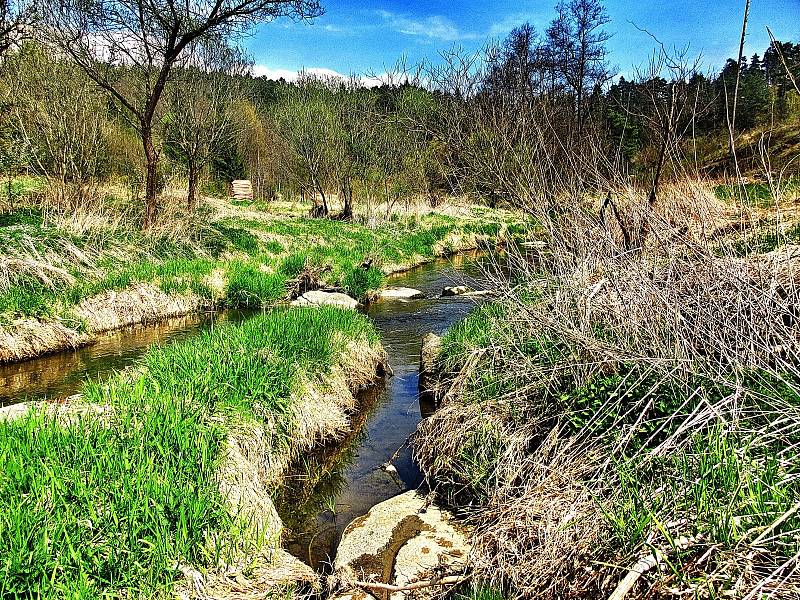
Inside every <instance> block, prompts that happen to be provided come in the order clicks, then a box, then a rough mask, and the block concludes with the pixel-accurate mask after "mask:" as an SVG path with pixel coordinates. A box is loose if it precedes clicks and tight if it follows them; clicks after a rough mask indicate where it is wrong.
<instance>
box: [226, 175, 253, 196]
mask: <svg viewBox="0 0 800 600" xmlns="http://www.w3.org/2000/svg"><path fill="white" fill-rule="evenodd" d="M231 198H233V199H234V200H252V199H253V184H251V183H250V180H249V179H235V180H233V181H232V182H231Z"/></svg>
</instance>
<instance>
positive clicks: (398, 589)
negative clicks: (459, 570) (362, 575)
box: [353, 575, 469, 592]
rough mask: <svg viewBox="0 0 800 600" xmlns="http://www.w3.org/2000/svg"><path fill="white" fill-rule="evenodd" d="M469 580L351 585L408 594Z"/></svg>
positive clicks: (451, 578)
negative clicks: (413, 591)
mask: <svg viewBox="0 0 800 600" xmlns="http://www.w3.org/2000/svg"><path fill="white" fill-rule="evenodd" d="M468 579H469V577H468V576H466V575H450V576H448V577H442V578H440V579H428V580H425V581H417V582H416V583H409V584H407V585H392V584H390V583H377V582H376V583H372V582H369V581H354V582H353V585H355V586H356V587H360V588H367V589H370V590H382V591H387V592H408V591H411V590H419V589H423V588H429V587H435V586H437V585H458V584H460V583H464V582H465V581H467V580H468Z"/></svg>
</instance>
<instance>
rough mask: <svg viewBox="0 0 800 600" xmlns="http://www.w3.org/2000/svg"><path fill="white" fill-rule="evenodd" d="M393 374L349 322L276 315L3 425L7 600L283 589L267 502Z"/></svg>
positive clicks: (156, 353)
mask: <svg viewBox="0 0 800 600" xmlns="http://www.w3.org/2000/svg"><path fill="white" fill-rule="evenodd" d="M382 360H383V353H382V349H381V348H380V343H379V341H378V337H377V333H376V331H375V330H374V328H373V326H372V324H371V323H370V322H369V321H368V320H367V319H366V318H365V317H363V316H362V315H360V314H358V313H356V312H354V311H346V310H341V309H334V308H324V309H319V310H316V309H276V310H273V311H270V312H268V313H266V314H264V315H261V316H257V317H254V318H253V319H251V320H249V321H247V322H245V323H243V324H240V325H227V326H222V327H219V328H216V329H214V330H212V331H207V332H204V333H202V334H200V335H198V336H196V337H194V338H192V339H191V340H187V341H185V342H180V343H176V344H173V345H169V346H164V347H154V348H152V349H151V350H150V351H148V353H147V354H146V355H145V356H144V358H143V359H142V361H141V363H140V364H139V366H138V367H137V368H136V369H134V370H133V371H132V372H131V371H129V372H124V373H120V374H118V375H116V376H114V377H112V378H111V380H110V381H108V382H105V383H90V384H87V385H86V387H85V389H84V391H83V397H82V399H81V400H79V401H77V402H75V403H73V404H72V405H36V406H34V407H33V408H31V409H30V410H29V411H28V413H27V414H26V415H24V416H22V417H21V418H17V419H14V420H12V421H8V422H4V421H0V462H2V464H3V465H4V469H3V470H2V472H1V473H0V548H2V549H3V552H2V556H1V557H0V597H4V598H6V597H8V598H11V597H21V598H34V597H35V598H64V597H71V598H100V597H109V596H118V595H122V596H126V597H154V596H161V595H165V596H166V595H171V593H172V590H173V588H174V586H175V585H176V582H178V584H179V586H183V587H187V586H188V589H189V590H191V589H192V582H191V581H190V582H188V583H187V582H186V581H183V582H181V580H183V579H184V576H185V575H186V574H187V573H200V572H202V573H204V578H203V579H202V581H204V585H205V586H206V587H207V589H212V588H213V589H216V590H217V592H219V590H220V589H221V587H224V585H226V584H225V582H226V581H227V580H226V578H225V577H223V576H222V575H220V576H219V577H216V579H215V576H214V574H215V573H222V574H230V573H232V572H239V573H242V575H241V577H239V579H238V580H237V582H230V583H229V584H230V585H234V584H236V585H238V586H239V587H240V588H242V587H244V588H246V587H247V585H248V584H247V583H244V582H246V581H249V582H250V585H251V586H253V587H258V586H262V587H263V586H265V585H266V584H265V583H264V582H265V581H274V579H275V576H274V574H273V575H270V572H269V564H270V560H272V559H274V558H275V551H276V542H277V539H278V538H279V536H280V522H279V520H278V519H277V517H276V516H274V509H273V508H272V504H271V501H270V499H269V494H268V492H269V490H270V489H272V488H274V487H275V486H276V485H277V483H279V481H280V476H281V474H282V473H283V470H284V469H285V468H286V466H287V465H288V464H289V463H290V462H291V461H292V460H293V459H296V458H297V456H298V455H299V453H301V452H304V451H306V450H308V449H309V448H310V447H311V446H312V445H314V444H315V443H318V442H319V441H321V440H324V439H329V438H332V437H336V436H338V435H341V434H343V433H344V431H345V430H346V428H347V423H348V414H347V413H348V411H349V410H351V409H352V407H353V403H354V398H353V393H354V392H355V391H356V390H357V389H358V387H359V386H361V385H364V384H367V383H369V382H371V381H372V380H373V379H374V377H375V375H376V368H377V365H378V364H379V363H380V362H381V361H382ZM198 569H200V571H198ZM259 569H260V570H259ZM226 570H227V571H226ZM259 574H260V575H259ZM248 578H249V579H248ZM270 578H271V579H270ZM243 581H244V582H243ZM209 593H210V594H211V595H212V596H213V595H214V594H213V593H211V592H209Z"/></svg>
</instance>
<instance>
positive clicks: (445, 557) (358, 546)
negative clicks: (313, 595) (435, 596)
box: [333, 491, 470, 584]
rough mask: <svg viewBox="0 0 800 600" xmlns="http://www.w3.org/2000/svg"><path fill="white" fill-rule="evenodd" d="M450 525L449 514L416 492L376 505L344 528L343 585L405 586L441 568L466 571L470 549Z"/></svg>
mask: <svg viewBox="0 0 800 600" xmlns="http://www.w3.org/2000/svg"><path fill="white" fill-rule="evenodd" d="M451 521H452V517H451V515H450V514H449V513H447V512H446V511H443V510H441V509H440V508H438V507H436V506H432V505H428V504H427V502H426V500H425V496H422V495H419V494H418V493H417V492H416V491H410V492H405V493H404V494H400V495H398V496H395V497H394V498H390V499H389V500H386V501H385V502H381V503H380V504H376V505H375V506H373V507H372V508H371V509H370V511H369V512H368V513H367V514H366V515H364V516H362V517H359V518H357V519H355V520H354V521H353V522H351V523H350V524H349V525H348V526H347V528H345V530H344V533H343V534H342V541H341V543H340V544H339V548H338V549H337V551H336V559H335V560H334V563H333V567H334V572H335V573H336V575H337V576H338V577H339V578H340V579H341V580H342V581H343V582H347V581H348V580H349V581H352V580H354V579H355V580H361V581H377V582H382V583H397V582H398V581H402V582H403V584H405V583H408V582H410V581H415V580H419V579H422V578H427V577H428V576H429V571H430V570H431V569H432V568H433V567H437V569H438V567H439V566H440V565H441V566H442V567H443V570H444V572H445V573H446V574H455V573H461V572H463V570H464V569H465V567H466V561H467V557H468V555H469V553H470V545H469V542H468V541H467V537H466V534H465V532H464V530H463V529H460V528H457V527H456V526H454V525H453V524H452V522H451ZM437 573H439V574H441V573H442V570H437Z"/></svg>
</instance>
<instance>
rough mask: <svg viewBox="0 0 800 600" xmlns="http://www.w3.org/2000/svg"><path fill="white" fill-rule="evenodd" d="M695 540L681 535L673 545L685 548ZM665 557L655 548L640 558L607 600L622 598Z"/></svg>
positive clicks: (619, 599) (678, 548) (679, 548)
mask: <svg viewBox="0 0 800 600" xmlns="http://www.w3.org/2000/svg"><path fill="white" fill-rule="evenodd" d="M695 541H696V540H695V539H694V538H686V537H681V538H679V539H677V540H675V544H674V546H673V547H674V548H675V549H677V550H686V548H688V547H690V546H691V545H692V544H694V543H695ZM665 559H666V556H665V554H664V553H663V552H661V551H660V550H658V549H655V550H654V551H653V553H652V554H650V555H649V556H645V557H644V558H640V559H639V560H638V561H637V562H636V564H635V565H633V566H632V567H631V569H630V571H628V574H627V575H626V576H625V579H623V580H622V581H620V582H619V585H617V587H616V589H615V590H614V592H613V593H612V594H611V595H610V596H609V597H608V600H623V598H625V595H626V594H627V593H628V592H629V591H631V588H633V586H634V585H636V582H637V581H639V578H640V577H641V576H642V575H644V574H645V573H647V572H648V571H650V570H651V569H654V568H655V567H657V566H658V565H660V564H661V563H662V562H664V560H665Z"/></svg>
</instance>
